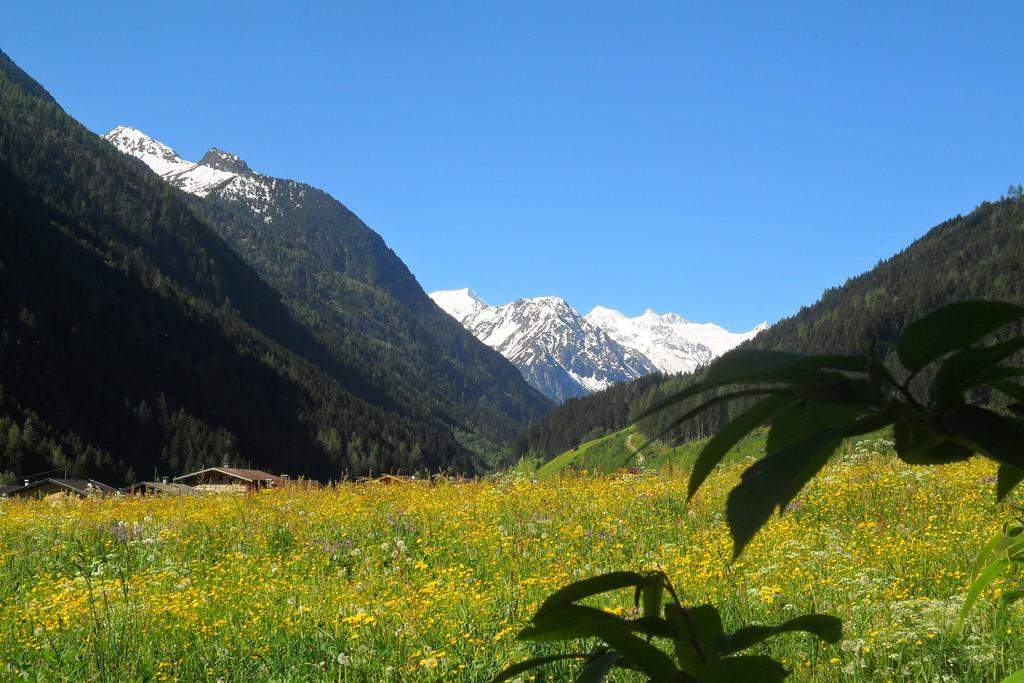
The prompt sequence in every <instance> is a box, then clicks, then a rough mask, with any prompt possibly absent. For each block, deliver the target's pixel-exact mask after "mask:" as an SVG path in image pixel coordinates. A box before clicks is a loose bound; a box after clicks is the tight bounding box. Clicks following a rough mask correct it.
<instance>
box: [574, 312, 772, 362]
mask: <svg viewBox="0 0 1024 683" xmlns="http://www.w3.org/2000/svg"><path fill="white" fill-rule="evenodd" d="M586 319H587V320H588V321H589V322H590V323H591V324H593V325H595V326H597V327H600V328H601V329H603V330H604V331H605V332H607V333H608V335H609V336H610V337H611V338H612V339H614V340H615V341H617V342H619V343H620V344H622V345H623V346H627V347H630V348H633V349H636V350H637V351H639V352H640V353H642V354H644V355H645V356H647V357H648V358H650V359H651V361H652V362H653V363H654V364H655V365H656V366H657V367H658V369H659V370H661V371H662V372H667V373H677V372H692V371H693V370H695V369H697V368H698V367H700V366H701V365H707V364H708V363H710V362H711V361H712V360H713V359H715V358H717V357H718V356H721V355H722V354H723V353H725V352H726V351H728V350H730V349H732V348H735V347H736V346H739V345H740V344H742V343H743V342H745V341H747V340H748V339H752V338H753V337H754V336H756V335H757V334H758V333H759V332H761V331H762V330H765V329H767V327H768V324H767V323H761V324H760V325H758V326H757V327H755V328H754V329H752V330H750V331H749V332H730V331H728V330H727V329H725V328H724V327H721V326H720V325H715V324H714V323H694V322H690V321H689V320H686V319H684V318H682V317H681V316H679V315H676V314H675V313H666V314H664V315H658V314H657V313H655V312H654V311H652V310H650V309H647V310H646V311H645V312H644V313H643V314H642V315H638V316H636V317H635V318H629V317H627V316H625V315H623V314H622V313H620V312H619V311H616V310H613V309H610V308H605V307H604V306H597V307H595V308H594V310H592V311H591V312H590V313H588V314H587V315H586Z"/></svg>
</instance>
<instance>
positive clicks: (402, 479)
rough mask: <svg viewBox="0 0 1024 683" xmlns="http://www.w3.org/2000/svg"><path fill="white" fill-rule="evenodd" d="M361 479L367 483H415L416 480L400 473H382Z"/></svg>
mask: <svg viewBox="0 0 1024 683" xmlns="http://www.w3.org/2000/svg"><path fill="white" fill-rule="evenodd" d="M363 481H365V482H366V483H369V484H415V483H416V481H417V480H416V479H413V478H411V477H406V476H403V475H401V474H382V475H380V476H379V477H375V478H373V479H365V480H363Z"/></svg>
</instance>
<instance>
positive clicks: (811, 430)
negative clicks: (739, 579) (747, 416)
mask: <svg viewBox="0 0 1024 683" xmlns="http://www.w3.org/2000/svg"><path fill="white" fill-rule="evenodd" d="M856 417H857V412H856V411H854V410H851V409H849V408H842V407H838V406H829V405H823V404H816V403H808V404H801V405H797V406H793V407H791V408H788V409H786V410H785V411H783V412H782V413H780V414H779V415H777V416H776V417H775V419H773V420H772V426H771V431H769V433H768V452H767V454H766V455H765V456H764V457H763V458H761V459H760V460H758V461H757V462H756V463H754V464H753V465H751V466H750V467H749V468H747V469H746V470H745V471H744V472H743V474H741V475H740V483H739V484H738V485H737V486H736V488H734V489H733V490H732V491H730V492H729V497H728V500H727V502H726V518H727V519H728V520H729V530H730V532H731V533H732V537H733V541H734V552H733V557H738V556H739V554H740V553H741V552H742V551H743V548H744V547H745V546H746V545H747V543H748V542H749V541H750V539H751V538H753V537H754V534H755V533H757V531H758V530H759V529H760V528H761V527H762V526H764V524H765V522H767V521H768V519H769V518H771V516H772V513H773V512H775V510H776V508H779V509H781V508H784V507H785V506H786V505H787V504H788V503H789V502H790V501H791V500H792V499H793V498H794V497H795V496H796V494H797V493H798V492H799V491H800V489H801V488H803V486H804V484H806V483H807V482H808V481H809V480H810V479H811V477H813V476H814V475H815V474H817V473H818V471H819V470H820V469H821V468H822V466H824V464H825V463H826V462H827V461H828V459H829V457H830V456H831V455H832V454H833V453H834V452H835V450H836V448H837V447H838V446H839V443H840V442H841V441H842V438H843V436H844V433H845V431H846V430H844V429H840V427H848V428H852V427H853V424H854V423H853V419H854V418H856Z"/></svg>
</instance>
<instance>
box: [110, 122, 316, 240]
mask: <svg viewBox="0 0 1024 683" xmlns="http://www.w3.org/2000/svg"><path fill="white" fill-rule="evenodd" d="M103 137H104V139H106V140H109V141H110V142H111V143H113V145H114V146H115V147H117V148H118V149H119V150H121V151H122V152H124V153H126V154H130V155H131V156H133V157H135V158H136V159H139V160H140V161H142V163H144V164H146V165H147V166H149V168H150V169H152V170H153V172H154V173H156V174H157V175H159V176H160V177H161V178H163V179H164V180H166V181H167V182H168V183H170V184H171V185H174V186H175V187H177V188H179V189H182V190H184V191H185V192H188V193H190V194H194V195H196V196H198V197H206V196H208V195H211V194H216V195H217V196H218V197H220V198H221V199H225V200H229V201H230V200H234V201H241V202H244V203H245V205H246V206H247V207H248V208H249V209H250V210H252V211H253V212H254V213H257V214H267V215H266V216H265V219H264V220H266V222H268V223H269V222H271V221H272V220H273V216H271V215H269V213H268V212H269V210H270V208H271V206H272V204H273V201H274V198H275V195H276V194H278V193H280V191H281V190H282V189H286V190H288V191H289V192H290V194H293V195H295V196H294V197H293V198H294V200H295V201H299V200H300V199H301V196H302V191H303V187H302V184H301V183H296V182H294V181H286V180H280V179H278V178H271V177H270V176H265V175H261V174H259V173H256V172H254V171H253V170H252V169H250V168H249V166H248V165H247V164H246V163H245V162H244V161H242V160H241V159H240V158H238V156H237V155H235V154H232V153H231V152H225V151H224V150H220V149H217V148H216V147H214V148H211V149H210V151H208V152H207V153H206V154H204V155H203V158H202V159H200V160H199V161H187V160H185V159H182V158H181V156H180V155H178V153H177V152H175V151H174V150H173V149H171V148H170V147H168V146H167V145H165V144H163V143H162V142H159V141H157V140H154V139H153V138H151V137H149V136H148V135H146V134H145V133H143V132H142V131H141V130H138V129H136V128H129V127H127V126H118V127H117V128H114V129H113V130H112V131H110V132H109V133H107V134H106V135H104V136H103ZM286 185H287V188H286V187H285V186H286ZM279 186H281V187H279Z"/></svg>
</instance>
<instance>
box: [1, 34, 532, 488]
mask: <svg viewBox="0 0 1024 683" xmlns="http://www.w3.org/2000/svg"><path fill="white" fill-rule="evenodd" d="M324 197H325V199H323V202H322V204H330V202H333V200H330V198H329V197H327V196H326V195H324ZM328 200H329V201H328ZM338 207H341V205H340V204H338V203H337V202H333V204H330V206H328V207H327V208H325V209H322V210H319V212H318V213H317V214H316V216H308V217H304V218H302V219H296V221H295V222H294V223H293V226H298V225H299V224H300V222H301V220H308V222H309V224H310V225H311V229H310V232H311V233H316V231H317V230H319V231H320V233H322V234H323V235H324V237H322V238H321V241H333V242H335V245H334V249H335V250H336V252H338V251H341V252H344V255H343V256H342V255H341V254H339V253H332V254H330V256H329V257H328V258H330V259H331V262H332V263H333V264H334V266H335V272H337V273H338V278H339V279H340V278H342V277H344V278H347V280H346V281H345V283H344V285H343V286H338V287H337V288H335V289H333V290H331V292H332V294H335V295H336V296H337V297H338V300H336V301H333V302H332V303H333V304H334V309H335V312H334V313H325V312H324V311H323V310H322V308H323V307H322V305H321V303H322V302H321V301H319V300H316V299H314V298H313V297H310V299H308V300H305V299H303V298H302V291H303V290H301V289H300V288H299V287H295V288H294V289H288V288H285V287H280V288H279V289H276V288H275V287H274V286H273V285H272V284H270V283H268V282H267V280H265V279H264V278H263V277H261V276H260V274H259V273H258V272H257V271H256V270H254V268H253V267H252V266H251V265H250V264H249V263H246V260H249V261H250V262H251V261H253V260H254V258H253V257H252V256H251V255H248V254H247V255H246V258H243V257H241V256H239V254H237V253H236V252H235V251H233V250H232V249H231V247H230V246H229V244H228V243H227V242H225V240H224V239H223V238H222V237H221V236H220V235H218V232H224V233H227V232H229V228H228V226H236V228H237V229H238V230H244V228H245V227H246V226H247V225H251V224H252V222H251V221H248V222H247V221H246V220H243V219H244V217H236V216H234V215H233V213H232V209H231V207H229V206H217V205H215V204H214V203H212V202H211V203H210V204H209V205H208V206H207V207H205V208H200V207H198V206H197V205H196V204H195V203H194V202H192V201H191V200H188V199H187V198H186V197H185V195H184V194H183V193H181V192H180V191H178V190H176V189H174V188H172V187H170V186H168V185H166V184H165V183H164V182H163V181H161V180H160V179H159V178H158V177H157V176H156V175H154V174H153V173H151V172H150V171H148V170H147V169H144V168H141V167H140V164H138V163H137V162H134V161H133V160H131V159H129V158H128V157H126V156H124V155H123V154H121V153H120V152H118V151H117V150H115V149H114V148H113V147H112V146H111V145H110V144H109V143H107V142H105V141H103V140H101V139H100V138H98V137H97V136H95V135H93V134H92V133H90V132H89V131H88V130H86V129H85V128H84V127H82V126H81V125H80V124H78V123H77V122H76V121H74V120H73V119H72V118H71V117H69V116H68V115H67V114H66V113H65V112H64V111H63V110H62V109H61V108H60V106H59V105H58V104H57V103H56V102H55V101H54V100H53V99H52V97H50V96H49V94H47V93H46V91H45V90H44V89H43V88H42V86H40V85H39V84H38V83H36V82H35V81H33V80H32V79H31V78H30V77H28V76H27V75H26V74H25V73H24V72H23V71H21V70H20V69H19V68H18V67H17V66H16V65H15V64H14V63H13V62H12V61H11V60H10V59H9V58H8V57H7V56H6V55H5V54H3V53H2V52H0V473H6V474H7V475H8V476H10V475H12V474H17V475H29V474H32V473H36V472H42V471H44V470H49V469H53V468H67V469H68V473H69V475H70V476H93V477H97V478H102V479H105V480H108V481H109V482H110V483H118V482H121V481H125V480H130V479H133V478H134V477H135V476H138V477H141V478H148V477H149V476H151V475H152V473H153V471H154V470H156V469H158V470H160V471H161V472H164V473H168V472H172V473H178V472H181V471H184V470H189V469H192V468H195V467H198V466H200V465H207V464H213V463H215V464H220V463H221V461H224V460H226V461H230V462H232V463H236V464H240V463H250V462H251V463H252V464H253V465H254V466H259V467H261V468H264V469H271V470H276V471H284V472H289V473H292V474H295V475H300V474H301V475H306V476H311V477H316V478H320V479H328V478H336V477H338V476H340V475H341V474H343V473H346V472H347V473H349V474H362V473H367V472H370V471H374V472H380V471H387V470H391V471H394V470H403V471H410V470H414V469H429V470H441V469H452V470H456V471H463V472H472V471H474V470H475V469H478V468H480V467H481V466H483V465H484V463H483V461H482V459H481V457H480V455H479V453H480V451H481V450H484V449H487V448H491V449H500V448H501V446H502V444H508V443H509V442H510V441H511V436H512V434H513V433H515V431H516V430H517V429H519V428H521V427H522V426H523V425H524V424H526V423H527V421H529V420H530V419H532V418H534V417H536V416H538V415H540V414H541V413H542V412H543V411H544V410H546V408H547V402H546V401H545V400H544V399H543V398H542V397H540V396H539V394H537V393H536V392H535V391H533V390H532V389H530V388H529V387H528V386H527V385H526V384H525V382H523V381H522V379H521V378H520V376H519V374H518V372H517V371H516V370H515V369H514V368H513V367H512V366H511V365H509V364H508V363H507V362H506V361H504V359H502V358H501V357H500V356H498V355H497V354H496V353H495V352H493V351H492V350H490V349H488V348H486V347H485V346H484V345H483V344H480V343H479V342H477V341H476V340H475V339H474V338H473V337H472V336H471V335H469V334H468V333H466V332H464V331H463V330H462V329H461V327H460V326H459V325H458V323H456V322H455V321H453V320H451V319H450V318H448V316H447V315H445V314H444V313H443V312H441V311H440V310H439V309H436V307H434V305H433V303H432V302H431V301H430V300H429V299H428V298H427V296H426V294H425V293H423V291H422V289H420V288H419V286H418V284H416V282H415V280H414V279H413V278H412V276H411V274H408V271H407V269H405V267H404V264H401V261H399V260H398V258H397V256H395V255H394V254H393V253H392V252H391V251H390V250H389V249H387V247H386V246H385V245H384V244H383V241H382V240H380V238H379V236H376V235H375V234H374V233H372V231H370V230H369V228H366V227H365V226H363V225H362V224H361V223H357V222H356V221H358V219H354V217H352V216H351V214H347V213H343V212H342V209H344V207H341V209H339V208H338ZM309 210H312V209H309ZM344 211H345V212H347V210H344ZM218 212H219V213H218ZM215 213H217V220H218V221H221V222H218V223H216V224H215V225H214V226H212V227H211V224H210V223H211V222H212V221H213V219H214V214H215ZM208 214H209V215H208ZM331 221H335V222H340V223H342V224H343V225H342V226H341V227H337V226H334V227H332V224H331ZM294 230H295V231H296V232H298V228H297V227H294ZM250 237H251V238H252V239H254V240H256V241H258V240H260V239H267V240H269V239H270V238H269V237H264V236H259V235H253V236H250ZM296 240H297V242H292V243H290V246H291V247H292V249H291V250H290V251H289V252H288V253H275V251H274V249H275V248H276V247H278V246H280V243H277V244H275V245H273V246H272V247H268V248H267V249H266V250H265V251H263V252H260V253H261V254H262V256H261V258H265V259H267V260H268V261H276V262H277V263H278V264H279V265H278V266H277V267H278V268H279V269H285V268H287V267H288V266H287V264H288V263H290V262H292V260H293V258H294V262H296V263H301V261H302V258H301V257H300V256H299V255H298V254H297V253H296V252H299V251H301V240H302V238H301V237H297V238H296ZM310 246H311V247H315V245H310ZM260 270H262V271H264V272H266V273H268V274H270V273H272V269H271V268H270V267H269V266H268V267H266V268H260ZM304 277H305V278H309V279H316V278H323V277H327V275H326V274H325V273H324V272H323V271H320V272H313V273H311V272H309V270H306V269H303V268H302V267H301V266H298V267H297V270H296V272H295V274H294V278H295V279H296V281H302V278H304ZM268 279H272V278H269V277H268ZM337 311H343V313H341V312H337ZM320 316H323V317H324V318H328V319H329V320H331V321H334V320H336V319H340V320H345V321H349V324H350V327H349V328H346V327H343V326H342V325H341V324H339V323H333V322H332V323H331V324H329V325H328V324H319V323H318V322H317V321H318V320H319V317H320ZM333 336H337V337H339V338H338V339H334V338H333ZM479 444H483V445H484V447H483V448H481V447H480V445H479Z"/></svg>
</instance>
